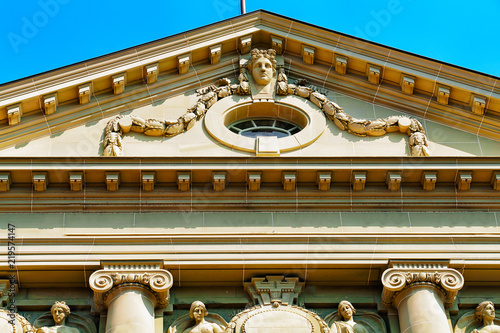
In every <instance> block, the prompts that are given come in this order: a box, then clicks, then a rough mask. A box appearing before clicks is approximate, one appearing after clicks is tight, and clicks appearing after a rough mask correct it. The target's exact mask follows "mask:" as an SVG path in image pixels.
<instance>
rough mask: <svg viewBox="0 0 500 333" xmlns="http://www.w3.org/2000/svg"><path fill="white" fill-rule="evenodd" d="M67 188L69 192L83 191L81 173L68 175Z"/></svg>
mask: <svg viewBox="0 0 500 333" xmlns="http://www.w3.org/2000/svg"><path fill="white" fill-rule="evenodd" d="M69 187H70V188H71V191H81V190H82V189H83V172H80V171H78V172H70V173H69Z"/></svg>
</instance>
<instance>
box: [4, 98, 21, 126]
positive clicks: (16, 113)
mask: <svg viewBox="0 0 500 333" xmlns="http://www.w3.org/2000/svg"><path fill="white" fill-rule="evenodd" d="M22 116H23V105H22V104H21V103H19V104H14V105H9V106H7V118H8V120H9V125H11V126H12V125H17V124H19V123H20V122H21V117H22Z"/></svg>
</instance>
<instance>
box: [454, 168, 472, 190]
mask: <svg viewBox="0 0 500 333" xmlns="http://www.w3.org/2000/svg"><path fill="white" fill-rule="evenodd" d="M471 183H472V171H459V172H458V175H457V180H456V185H457V189H458V190H459V191H468V190H470V184H471Z"/></svg>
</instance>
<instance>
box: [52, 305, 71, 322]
mask: <svg viewBox="0 0 500 333" xmlns="http://www.w3.org/2000/svg"><path fill="white" fill-rule="evenodd" d="M50 313H52V317H53V318H54V321H55V322H56V325H61V324H64V321H65V320H66V317H67V316H68V315H69V314H70V310H69V306H67V305H66V302H55V303H54V305H52V307H51V308H50Z"/></svg>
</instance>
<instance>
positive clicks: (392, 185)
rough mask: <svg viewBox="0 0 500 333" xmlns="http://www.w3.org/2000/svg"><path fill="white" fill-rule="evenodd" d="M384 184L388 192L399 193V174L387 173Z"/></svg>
mask: <svg viewBox="0 0 500 333" xmlns="http://www.w3.org/2000/svg"><path fill="white" fill-rule="evenodd" d="M386 183H387V188H388V189H389V191H399V189H400V188H401V173H400V172H387V178H386Z"/></svg>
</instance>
